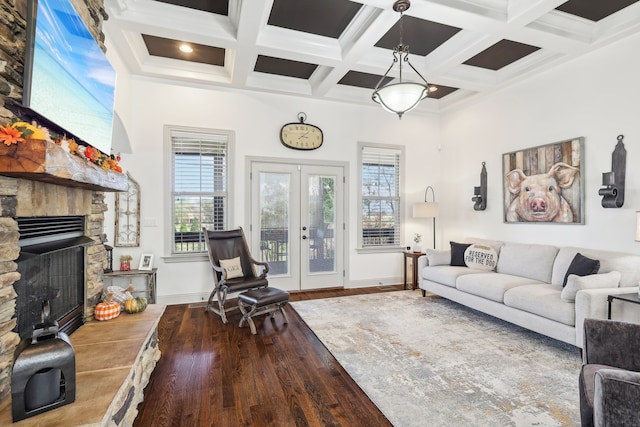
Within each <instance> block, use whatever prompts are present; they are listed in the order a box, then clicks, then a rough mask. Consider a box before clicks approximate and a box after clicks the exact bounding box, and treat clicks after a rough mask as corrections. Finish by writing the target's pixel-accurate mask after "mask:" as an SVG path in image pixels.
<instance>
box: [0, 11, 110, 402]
mask: <svg viewBox="0 0 640 427" xmlns="http://www.w3.org/2000/svg"><path fill="white" fill-rule="evenodd" d="M71 3H72V4H73V5H74V7H75V9H76V11H77V12H78V13H79V14H80V16H81V17H82V19H83V21H84V22H85V23H86V24H87V27H89V30H90V32H91V33H92V35H93V36H94V38H95V39H96V40H97V41H98V43H100V45H101V46H102V48H103V50H104V49H105V47H104V34H103V33H102V21H103V20H105V19H107V18H108V17H107V14H106V12H105V10H104V1H103V0H71ZM26 16H27V0H0V125H4V124H5V123H8V122H10V121H11V120H12V119H14V118H22V119H24V118H26V114H25V112H24V111H23V110H22V109H21V108H20V104H21V102H22V86H23V81H22V73H23V70H24V48H25V42H26V39H25V34H26V32H25V26H26ZM106 210H107V206H106V204H105V203H104V193H102V192H95V191H89V190H82V189H78V188H70V187H61V186H58V185H53V184H44V183H39V182H33V181H25V180H22V179H15V178H6V177H0V401H3V400H4V399H6V398H7V397H8V396H9V395H10V394H11V378H10V377H11V368H12V364H13V353H14V351H15V348H16V345H17V344H18V341H19V339H18V336H17V335H16V334H15V333H13V332H12V329H13V328H14V327H15V324H16V321H15V318H14V316H15V298H16V293H15V291H14V289H13V283H14V282H15V281H16V280H18V279H19V277H20V274H19V273H18V272H17V271H16V269H17V264H16V263H15V260H16V259H17V258H18V255H19V252H20V249H19V247H18V245H17V242H18V239H19V234H18V225H17V223H16V221H15V217H16V216H36V215H37V216H40V215H86V216H87V224H86V230H87V235H88V236H90V237H92V238H93V239H94V240H95V244H93V245H91V246H89V247H88V248H87V252H86V253H87V257H86V259H87V271H86V287H87V291H86V297H87V304H86V306H85V315H86V316H87V318H91V317H92V316H93V307H94V306H95V304H96V302H97V299H98V298H99V295H100V293H101V291H102V271H103V267H104V265H105V263H106V252H105V250H104V246H103V245H102V244H101V241H102V238H103V230H104V227H103V223H104V212H105V211H106Z"/></svg>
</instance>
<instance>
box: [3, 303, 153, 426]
mask: <svg viewBox="0 0 640 427" xmlns="http://www.w3.org/2000/svg"><path fill="white" fill-rule="evenodd" d="M164 308H165V307H164V306H159V305H155V304H151V305H149V306H148V307H147V309H146V310H145V311H144V312H142V313H139V314H126V313H123V314H121V315H120V316H119V317H117V318H115V319H113V320H109V321H107V322H98V321H94V322H90V323H88V324H86V325H84V326H83V327H82V328H80V329H78V330H77V331H76V332H75V333H74V334H73V335H71V342H72V344H73V347H74V350H75V353H76V400H75V402H73V403H71V404H68V405H64V406H61V407H59V408H56V409H54V410H52V411H49V412H45V413H43V414H40V415H36V416H34V417H31V418H27V419H24V420H22V421H20V422H19V423H17V424H16V425H21V426H34V427H35V426H49V427H56V426H59V427H70V426H80V425H83V426H114V425H117V426H131V425H133V420H134V419H135V417H136V415H137V414H138V410H137V406H138V404H139V403H140V402H141V401H142V399H143V390H144V387H145V386H146V384H147V382H148V381H149V376H150V375H151V372H152V371H153V369H154V368H155V365H156V362H157V361H158V359H159V358H160V350H159V349H158V336H157V328H158V322H159V320H160V317H161V316H162V313H163V312H164ZM0 425H2V426H8V425H12V416H11V401H10V399H6V400H5V401H4V402H3V403H0Z"/></svg>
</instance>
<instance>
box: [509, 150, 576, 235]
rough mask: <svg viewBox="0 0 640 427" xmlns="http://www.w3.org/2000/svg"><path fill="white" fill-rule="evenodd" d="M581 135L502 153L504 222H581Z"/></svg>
mask: <svg viewBox="0 0 640 427" xmlns="http://www.w3.org/2000/svg"><path fill="white" fill-rule="evenodd" d="M583 167H584V138H582V137H580V138H573V139H569V140H566V141H561V142H556V143H553V144H547V145H541V146H538V147H532V148H528V149H524V150H520V151H513V152H511V153H505V154H503V155H502V171H503V183H504V187H503V188H504V190H503V191H504V192H503V196H504V222H505V223H527V222H532V223H555V224H584V179H583V171H582V169H583Z"/></svg>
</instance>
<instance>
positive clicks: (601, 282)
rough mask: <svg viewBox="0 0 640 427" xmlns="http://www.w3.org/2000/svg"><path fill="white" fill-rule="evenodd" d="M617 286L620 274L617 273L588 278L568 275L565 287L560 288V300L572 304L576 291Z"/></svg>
mask: <svg viewBox="0 0 640 427" xmlns="http://www.w3.org/2000/svg"><path fill="white" fill-rule="evenodd" d="M619 284H620V273H619V272H617V271H610V272H608V273H602V274H591V275H589V276H576V275H575V274H570V275H569V277H568V278H567V285H566V286H565V287H564V288H562V293H561V294H560V298H561V299H562V301H566V302H574V301H575V300H576V294H577V293H578V291H581V290H583V289H601V288H617V287H618V285H619Z"/></svg>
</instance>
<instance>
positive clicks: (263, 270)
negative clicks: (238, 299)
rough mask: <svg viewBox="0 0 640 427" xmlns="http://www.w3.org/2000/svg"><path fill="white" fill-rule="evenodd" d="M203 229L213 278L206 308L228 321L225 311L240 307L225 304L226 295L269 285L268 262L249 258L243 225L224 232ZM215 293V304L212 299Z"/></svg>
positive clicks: (249, 253)
mask: <svg viewBox="0 0 640 427" xmlns="http://www.w3.org/2000/svg"><path fill="white" fill-rule="evenodd" d="M203 232H204V233H205V237H206V241H207V253H208V254H209V262H210V263H211V268H212V269H213V281H214V286H213V290H212V291H211V295H209V301H208V302H207V311H210V312H212V313H215V314H217V315H219V316H220V318H221V319H222V322H223V323H227V313H228V312H229V311H231V310H238V309H239V308H238V306H237V305H233V306H230V307H226V306H225V302H226V300H227V295H228V294H230V293H237V292H243V291H247V290H249V289H257V288H265V287H267V286H269V282H268V280H267V273H268V272H269V265H268V264H267V263H266V262H261V261H257V260H255V259H253V258H252V257H251V251H250V250H249V245H248V244H247V239H246V238H245V236H244V231H243V230H242V227H240V228H237V229H235V230H224V231H213V230H207V229H206V228H203ZM216 295H217V303H216V302H215V301H214V299H215V298H216Z"/></svg>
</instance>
